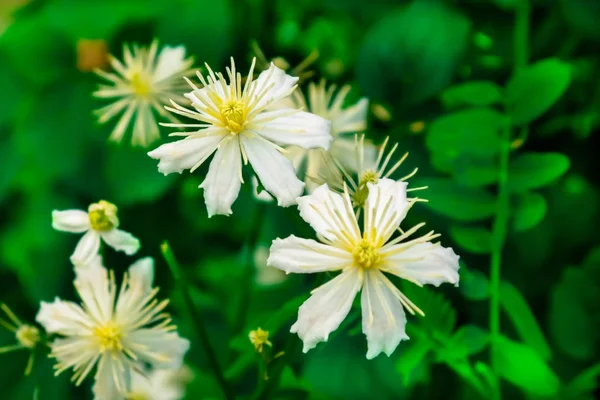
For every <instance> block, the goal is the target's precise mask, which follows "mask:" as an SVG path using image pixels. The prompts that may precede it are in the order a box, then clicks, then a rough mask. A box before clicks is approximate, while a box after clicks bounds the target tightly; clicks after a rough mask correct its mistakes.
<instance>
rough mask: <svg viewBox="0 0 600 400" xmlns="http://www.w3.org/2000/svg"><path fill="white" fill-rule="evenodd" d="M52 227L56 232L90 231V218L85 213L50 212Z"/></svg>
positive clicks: (76, 211)
mask: <svg viewBox="0 0 600 400" xmlns="http://www.w3.org/2000/svg"><path fill="white" fill-rule="evenodd" d="M52 227H53V228H54V229H56V230H57V231H64V232H73V233H80V232H85V231H87V230H88V229H90V218H89V217H88V214H87V213H86V212H85V211H81V210H65V211H57V210H54V211H52Z"/></svg>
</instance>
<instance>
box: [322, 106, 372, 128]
mask: <svg viewBox="0 0 600 400" xmlns="http://www.w3.org/2000/svg"><path fill="white" fill-rule="evenodd" d="M368 108H369V100H367V99H365V98H363V99H360V101H359V102H358V103H356V104H355V105H353V106H351V107H348V108H346V109H344V110H342V111H341V112H340V113H339V114H338V115H336V116H335V117H334V118H333V119H332V121H331V129H332V131H333V132H334V133H335V134H339V133H348V132H361V131H364V130H365V129H366V128H367V110H368Z"/></svg>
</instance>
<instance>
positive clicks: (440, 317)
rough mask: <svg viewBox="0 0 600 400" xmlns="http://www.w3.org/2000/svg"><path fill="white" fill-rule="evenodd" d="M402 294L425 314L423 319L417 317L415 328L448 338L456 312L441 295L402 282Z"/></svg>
mask: <svg viewBox="0 0 600 400" xmlns="http://www.w3.org/2000/svg"><path fill="white" fill-rule="evenodd" d="M402 293H404V294H405V295H406V296H407V297H408V298H409V299H410V300H411V301H412V302H413V303H414V304H415V305H416V306H417V307H419V308H420V309H421V310H422V311H423V313H424V314H425V317H418V320H417V321H416V322H415V328H418V329H420V330H421V329H424V330H425V332H427V333H429V334H435V336H437V337H442V338H445V337H449V336H450V334H451V333H452V331H453V330H454V326H455V324H456V310H454V308H452V304H451V303H450V302H449V301H448V300H447V299H446V298H445V297H444V296H443V295H442V294H440V293H436V292H434V291H432V290H431V289H429V288H427V287H418V286H416V285H414V284H412V283H408V282H404V281H403V282H402Z"/></svg>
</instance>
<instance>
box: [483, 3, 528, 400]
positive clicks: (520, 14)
mask: <svg viewBox="0 0 600 400" xmlns="http://www.w3.org/2000/svg"><path fill="white" fill-rule="evenodd" d="M528 35H529V0H521V1H520V2H519V6H518V8H517V10H516V15H515V32H514V68H513V73H516V72H517V71H518V70H519V69H521V68H523V67H524V66H525V65H526V64H527V58H528V47H527V42H528ZM522 129H523V130H524V131H522V132H521V133H522V134H523V135H526V129H527V127H523V128H522ZM510 140H511V126H510V125H507V126H506V127H505V128H504V129H503V130H502V132H501V148H500V155H499V156H500V171H499V175H498V198H497V203H496V216H495V218H494V222H493V226H492V240H493V250H492V256H491V262H490V339H491V340H490V344H491V351H490V355H491V360H490V361H491V362H490V364H491V367H492V371H493V372H494V376H496V378H498V376H499V360H498V356H499V349H498V341H499V340H498V339H499V337H500V269H501V268H500V267H501V265H502V250H503V248H504V242H505V239H506V230H507V225H508V213H509V204H510V203H509V202H510V196H509V188H508V164H509V159H510ZM497 387H498V390H497V392H496V393H495V396H494V398H495V399H496V400H499V399H500V398H501V392H500V385H499V384H498V385H497Z"/></svg>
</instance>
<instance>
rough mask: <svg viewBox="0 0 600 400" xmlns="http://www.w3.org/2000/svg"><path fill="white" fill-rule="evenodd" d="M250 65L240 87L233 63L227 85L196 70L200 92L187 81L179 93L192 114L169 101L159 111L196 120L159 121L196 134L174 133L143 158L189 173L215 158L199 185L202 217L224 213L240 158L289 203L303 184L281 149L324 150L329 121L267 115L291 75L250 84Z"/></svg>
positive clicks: (234, 192)
mask: <svg viewBox="0 0 600 400" xmlns="http://www.w3.org/2000/svg"><path fill="white" fill-rule="evenodd" d="M254 65H255V60H253V62H252V66H251V67H250V72H249V74H248V78H247V80H246V82H245V83H244V84H243V85H242V77H241V75H240V74H239V73H238V72H236V69H235V64H234V61H233V59H232V60H231V68H227V75H228V78H229V81H227V80H226V79H225V77H224V76H223V75H222V74H221V73H215V72H213V71H212V69H210V67H209V66H208V65H207V66H206V68H207V69H208V71H209V76H207V77H206V78H205V77H203V76H202V75H201V74H199V73H198V78H199V79H200V81H201V82H202V85H203V87H202V88H198V87H196V86H195V85H194V84H193V83H192V82H190V81H188V83H189V84H190V85H191V87H192V88H193V91H192V92H190V93H187V94H186V95H185V96H186V97H187V98H188V99H189V100H191V102H192V106H193V107H194V109H193V110H190V109H187V108H185V107H182V106H180V105H178V104H177V103H176V102H172V105H173V107H166V108H167V109H168V110H169V111H172V112H174V113H176V114H179V115H182V116H184V117H188V118H191V119H195V120H196V121H198V123H194V124H166V126H172V127H178V128H184V129H185V128H197V130H196V131H192V132H182V133H174V134H172V135H177V136H185V138H184V139H182V140H179V141H176V142H172V143H167V144H164V145H162V146H160V147H159V148H157V149H156V150H153V151H151V152H150V153H148V155H149V156H150V157H152V158H154V159H158V160H159V163H158V169H159V171H160V172H162V173H163V174H165V175H166V174H170V173H173V172H179V173H181V172H182V171H183V170H186V169H189V170H190V171H191V172H193V171H194V170H195V169H196V168H198V167H199V166H200V165H201V164H203V163H204V162H205V161H206V160H207V159H208V158H209V157H210V156H211V155H212V154H213V153H215V155H214V157H213V159H212V161H211V163H210V166H209V171H208V174H207V176H206V178H205V180H204V181H203V182H202V184H201V185H200V187H201V188H203V189H204V200H205V202H206V208H207V210H208V215H209V216H212V215H215V214H224V215H229V214H231V205H232V204H233V202H234V201H235V199H236V198H237V196H238V193H239V191H240V186H241V184H242V182H243V179H242V160H243V161H244V164H248V163H249V164H250V165H251V166H252V168H253V170H254V172H255V173H256V175H257V176H258V179H260V181H261V183H262V185H263V187H264V188H265V189H266V190H267V191H268V192H269V193H270V194H271V195H273V196H274V197H275V198H276V199H277V203H278V205H280V206H284V207H287V206H289V205H292V204H295V201H296V198H297V197H298V196H300V195H301V194H302V191H303V190H304V183H303V182H302V181H300V180H299V179H298V178H297V177H296V174H295V171H294V167H293V166H292V163H291V162H290V161H289V160H288V159H287V158H286V157H285V156H284V155H283V154H282V153H284V152H285V150H284V149H283V148H281V147H280V146H281V145H297V146H301V147H304V148H314V147H321V148H324V149H328V148H329V142H330V141H331V133H330V131H331V126H330V123H329V121H327V120H325V119H323V118H321V117H318V116H316V115H314V114H310V113H307V112H304V111H300V110H297V109H294V108H282V109H277V110H269V106H271V105H272V104H274V103H275V102H279V101H281V100H283V99H285V98H286V97H288V96H289V95H290V94H291V93H292V92H293V91H294V89H295V88H296V85H295V84H296V81H297V80H298V78H295V77H292V76H289V75H287V74H286V73H285V72H283V71H282V70H281V69H279V68H277V67H276V66H275V65H273V64H272V65H271V67H270V68H269V69H268V70H267V71H264V72H262V73H261V74H260V75H259V76H258V78H257V79H253V77H252V76H253V75H252V74H253V70H254Z"/></svg>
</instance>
